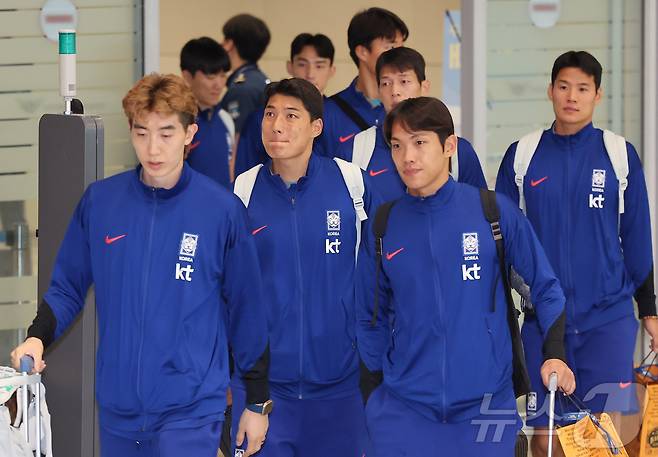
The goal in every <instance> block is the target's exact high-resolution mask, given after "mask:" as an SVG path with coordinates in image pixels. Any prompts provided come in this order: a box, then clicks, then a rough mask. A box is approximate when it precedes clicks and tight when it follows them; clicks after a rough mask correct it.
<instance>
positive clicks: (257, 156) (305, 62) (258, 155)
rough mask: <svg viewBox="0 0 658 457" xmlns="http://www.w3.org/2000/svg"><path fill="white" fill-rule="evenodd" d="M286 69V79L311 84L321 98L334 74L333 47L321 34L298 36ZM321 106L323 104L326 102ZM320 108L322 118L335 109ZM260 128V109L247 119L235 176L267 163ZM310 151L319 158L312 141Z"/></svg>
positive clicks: (237, 155) (316, 145)
mask: <svg viewBox="0 0 658 457" xmlns="http://www.w3.org/2000/svg"><path fill="white" fill-rule="evenodd" d="M287 69H288V74H290V76H292V77H293V78H302V79H305V80H307V81H308V82H310V83H313V85H315V87H317V88H318V90H319V91H320V93H322V94H324V91H325V89H326V88H327V84H328V83H329V80H330V79H331V78H332V77H333V76H334V74H335V73H336V66H335V65H334V45H333V43H332V42H331V40H330V39H329V37H327V36H326V35H323V34H321V33H318V34H315V35H311V34H310V33H300V34H299V35H297V36H296V37H295V38H294V39H293V40H292V43H290V60H289V61H288V62H287ZM323 102H326V98H325V99H324V100H323ZM323 107H324V108H323V109H324V113H323V118H324V117H325V116H327V115H329V113H328V111H327V110H331V109H332V108H333V109H336V108H335V106H333V105H327V103H323ZM262 124H263V110H262V109H259V110H256V111H254V112H253V113H251V114H250V115H249V116H248V117H247V120H246V121H245V123H244V126H243V128H242V135H240V144H238V151H237V153H236V157H235V175H236V176H238V175H239V174H241V173H244V172H245V171H247V170H249V169H250V168H251V167H253V166H255V165H257V164H259V163H265V162H267V161H268V160H269V156H268V155H267V152H266V151H265V146H264V145H263V139H262V135H261V125H262ZM313 147H314V151H315V153H316V154H318V153H319V154H321V155H322V154H323V152H322V151H320V150H319V144H318V142H317V141H314V144H313Z"/></svg>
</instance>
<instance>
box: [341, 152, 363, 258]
mask: <svg viewBox="0 0 658 457" xmlns="http://www.w3.org/2000/svg"><path fill="white" fill-rule="evenodd" d="M334 161H335V162H336V164H337V165H338V168H339V169H340V173H341V174H342V175H343V181H345V185H346V186H347V190H348V191H349V193H350V197H351V198H352V203H353V204H354V212H355V213H356V246H355V250H354V261H355V262H356V259H357V257H358V256H359V246H360V245H361V223H362V222H363V221H365V220H366V219H368V214H367V213H366V210H365V207H364V206H365V205H364V203H363V195H364V193H365V191H366V188H365V185H364V184H363V175H362V174H361V169H360V168H359V167H357V166H356V164H354V163H350V162H346V161H345V160H343V159H339V158H338V157H334Z"/></svg>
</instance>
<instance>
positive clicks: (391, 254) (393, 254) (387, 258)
mask: <svg viewBox="0 0 658 457" xmlns="http://www.w3.org/2000/svg"><path fill="white" fill-rule="evenodd" d="M402 251H404V248H400V249H398V250H397V251H394V252H387V253H386V260H391V259H392V258H393V257H395V256H396V255H398V254H399V253H401V252H402Z"/></svg>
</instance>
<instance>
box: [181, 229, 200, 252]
mask: <svg viewBox="0 0 658 457" xmlns="http://www.w3.org/2000/svg"><path fill="white" fill-rule="evenodd" d="M198 240H199V235H192V234H190V233H183V239H181V242H180V252H179V255H183V256H189V257H194V254H195V253H196V246H197V241H198Z"/></svg>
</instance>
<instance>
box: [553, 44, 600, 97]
mask: <svg viewBox="0 0 658 457" xmlns="http://www.w3.org/2000/svg"><path fill="white" fill-rule="evenodd" d="M563 68H578V69H580V70H582V71H583V72H584V73H585V74H587V75H589V76H592V77H594V86H595V87H596V90H599V87H601V73H603V68H601V64H600V63H599V61H598V60H596V57H594V56H593V55H592V54H590V53H589V52H587V51H567V52H565V53H564V54H562V55H561V56H560V57H558V58H557V59H555V62H554V63H553V70H552V71H551V85H552V84H555V79H556V78H557V75H558V73H560V70H562V69H563Z"/></svg>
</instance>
